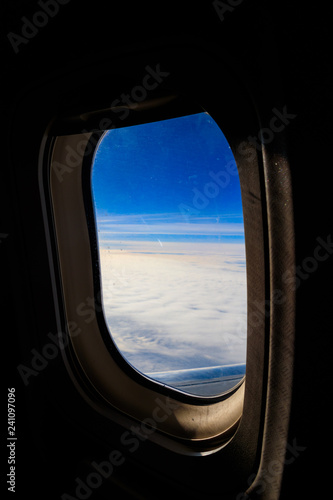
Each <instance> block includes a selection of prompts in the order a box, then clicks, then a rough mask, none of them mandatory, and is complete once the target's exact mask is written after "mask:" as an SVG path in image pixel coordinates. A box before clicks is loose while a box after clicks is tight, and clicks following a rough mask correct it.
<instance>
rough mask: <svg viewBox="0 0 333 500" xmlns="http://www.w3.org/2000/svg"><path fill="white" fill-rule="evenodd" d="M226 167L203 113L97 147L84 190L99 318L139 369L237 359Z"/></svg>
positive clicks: (235, 194)
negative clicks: (92, 233) (98, 283)
mask: <svg viewBox="0 0 333 500" xmlns="http://www.w3.org/2000/svg"><path fill="white" fill-rule="evenodd" d="M235 167H236V166H235V160H234V157H233V154H232V152H231V149H230V147H229V144H228V142H227V140H226V138H225V137H224V135H223V133H222V132H221V130H220V128H219V127H218V126H217V124H216V123H215V122H214V120H213V119H212V118H211V117H210V116H209V115H208V114H207V113H198V114H195V115H190V116H184V117H180V118H174V119H170V120H164V121H160V122H153V123H147V124H143V125H137V126H133V127H124V128H120V129H114V130H110V131H108V132H106V133H105V134H104V136H103V137H102V139H101V141H100V143H99V146H98V148H97V152H96V155H95V159H94V164H93V169H92V193H93V198H94V203H95V214H96V223H97V229H98V241H99V249H100V266H101V278H102V291H103V305H104V312H105V317H106V321H107V325H108V327H109V330H110V334H111V335H112V338H113V339H114V341H115V343H116V345H117V346H118V348H119V350H120V352H121V353H122V354H123V356H124V357H125V358H126V359H127V361H128V362H130V363H131V364H132V365H133V366H134V367H135V368H137V369H138V370H139V371H141V372H143V373H149V374H151V373H154V372H161V371H173V370H180V369H193V368H203V367H208V366H210V367H211V366H219V365H229V364H233V363H244V362H245V352H246V314H247V312H246V311H247V288H246V261H245V242H244V226H243V214H242V203H241V195H240V185H239V178H238V174H237V170H236V168H235ZM219 180H220V181H221V182H219ZM222 180H223V181H225V182H222Z"/></svg>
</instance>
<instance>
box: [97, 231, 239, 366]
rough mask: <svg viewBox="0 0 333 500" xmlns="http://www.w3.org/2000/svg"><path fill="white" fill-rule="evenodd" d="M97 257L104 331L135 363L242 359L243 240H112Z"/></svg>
mask: <svg viewBox="0 0 333 500" xmlns="http://www.w3.org/2000/svg"><path fill="white" fill-rule="evenodd" d="M108 246H109V248H107V247H108ZM100 261H101V275H102V293H103V305H104V313H105V317H106V321H107V324H108V327H109V330H110V334H111V335H112V337H113V339H114V341H115V343H116V345H117V347H118V348H119V350H120V352H121V353H122V354H123V356H124V357H125V358H126V359H127V360H128V361H129V362H130V363H131V364H132V365H133V366H134V367H135V368H137V369H138V370H140V371H141V372H143V373H153V372H161V371H168V370H178V369H188V368H199V367H208V366H217V365H223V364H232V363H244V362H245V351H246V311H247V299H246V274H245V254H244V245H243V244H240V243H238V244H236V243H224V244H220V243H206V242H198V241H193V242H185V241H177V242H165V241H163V242H161V241H158V240H156V241H149V242H148V241H128V242H126V243H124V241H121V242H117V241H112V243H111V245H105V244H104V245H103V246H102V248H101V249H100Z"/></svg>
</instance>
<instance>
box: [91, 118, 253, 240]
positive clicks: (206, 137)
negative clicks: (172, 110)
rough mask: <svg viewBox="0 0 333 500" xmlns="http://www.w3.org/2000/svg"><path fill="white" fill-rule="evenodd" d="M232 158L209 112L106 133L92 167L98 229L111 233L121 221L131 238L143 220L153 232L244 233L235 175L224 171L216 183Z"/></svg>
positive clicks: (186, 234) (238, 236) (187, 234)
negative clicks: (219, 180) (218, 176)
mask: <svg viewBox="0 0 333 500" xmlns="http://www.w3.org/2000/svg"><path fill="white" fill-rule="evenodd" d="M232 163H234V157H233V154H232V152H231V149H230V147H229V144H228V142H227V140H226V138H225V137H224V135H223V133H222V131H221V129H220V128H219V127H218V126H217V124H216V123H215V121H214V120H213V119H212V118H211V116H210V115H208V114H207V113H198V114H195V115H189V116H184V117H180V118H174V119H170V120H163V121H160V122H152V123H147V124H143V125H136V126H132V127H125V128H120V129H114V130H110V131H108V132H106V134H105V135H104V136H103V138H102V140H101V141H100V144H99V147H98V149H97V153H96V155H95V159H94V166H93V171H92V187H93V195H94V202H95V210H96V215H97V221H98V224H99V230H100V231H103V232H104V230H105V229H106V227H105V224H106V223H108V224H109V226H108V234H109V238H110V239H112V234H113V235H114V238H117V235H116V231H115V227H118V229H119V230H120V231H121V230H122V228H124V225H126V226H127V229H129V231H127V234H129V232H131V233H132V237H133V238H134V239H137V238H140V237H143V238H144V239H145V238H147V234H148V233H149V231H147V230H146V229H147V225H149V227H150V230H151V234H152V235H154V236H153V237H159V235H164V236H163V237H164V238H166V234H169V236H168V238H169V239H170V238H171V239H172V238H175V237H177V238H178V239H179V238H180V237H181V234H182V236H183V237H186V238H189V237H191V238H193V237H197V238H203V237H206V238H207V237H208V235H209V237H210V239H212V238H213V234H214V235H215V238H216V237H219V236H221V235H222V234H223V235H225V236H226V235H227V234H229V236H228V237H229V238H230V237H231V235H232V234H233V236H234V239H235V240H236V239H242V238H243V216H242V205H241V197H240V186H239V179H238V175H229V174H226V175H227V176H228V182H227V185H226V186H225V187H224V186H223V185H222V187H221V185H218V184H217V183H216V175H218V174H219V173H221V172H222V171H225V166H226V165H227V164H229V165H230V164H232ZM223 179H225V177H223ZM222 182H223V181H222ZM112 223H114V225H115V227H113V228H111V227H110V224H112ZM189 223H190V224H191V226H189ZM162 224H164V228H163V227H162ZM226 224H230V227H229V228H227V226H226ZM166 225H167V226H168V229H166ZM193 225H196V227H195V228H194V227H193ZM199 225H200V230H202V231H201V232H200V230H199ZM204 225H205V226H206V228H204ZM135 226H137V227H135ZM139 226H142V227H141V228H140V227H139ZM157 226H158V228H159V231H160V232H158V231H157ZM144 227H145V229H144V230H143V228H144ZM231 229H232V230H231ZM140 235H141V236H140ZM143 235H144V236H143ZM176 235H177V236H176ZM194 235H196V236H194ZM242 241H243V240H242Z"/></svg>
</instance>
